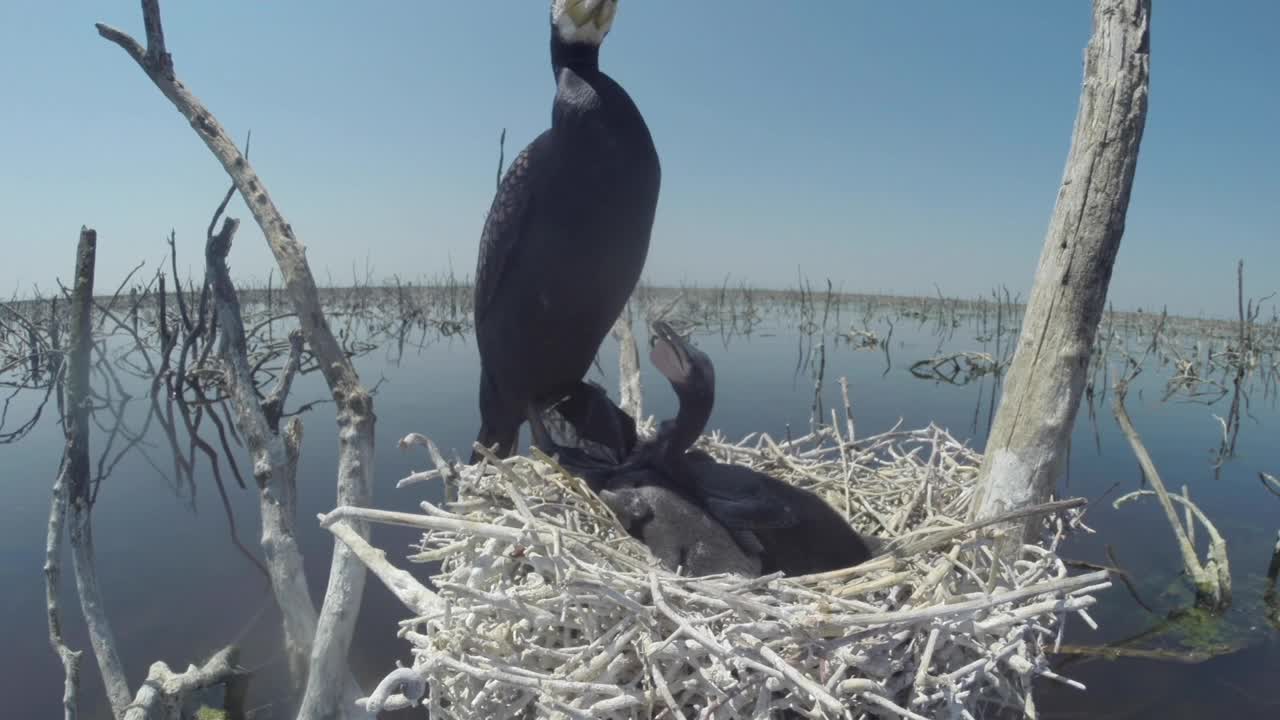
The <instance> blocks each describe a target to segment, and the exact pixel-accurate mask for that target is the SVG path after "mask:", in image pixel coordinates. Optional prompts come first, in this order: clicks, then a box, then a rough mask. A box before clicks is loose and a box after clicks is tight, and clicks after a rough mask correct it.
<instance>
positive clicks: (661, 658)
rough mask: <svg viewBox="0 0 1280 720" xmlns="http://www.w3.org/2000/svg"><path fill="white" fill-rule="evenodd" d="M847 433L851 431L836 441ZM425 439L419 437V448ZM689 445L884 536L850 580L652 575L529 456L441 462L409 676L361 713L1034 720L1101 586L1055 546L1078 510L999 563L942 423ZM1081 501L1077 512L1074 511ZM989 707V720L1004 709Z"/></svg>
mask: <svg viewBox="0 0 1280 720" xmlns="http://www.w3.org/2000/svg"><path fill="white" fill-rule="evenodd" d="M849 430H850V431H851V430H852V428H850V429H849ZM413 437H417V438H419V439H421V440H423V442H424V444H427V443H426V442H425V439H424V438H421V436H410V438H413ZM699 446H700V447H701V448H702V449H704V450H706V451H708V452H710V453H711V454H712V455H714V456H715V457H716V459H717V460H719V461H721V462H732V463H739V464H745V465H750V466H752V467H754V468H758V469H760V470H763V471H765V472H768V473H770V474H772V475H774V476H775V477H779V478H783V479H785V480H787V481H789V482H792V483H795V484H796V485H799V486H801V487H804V488H807V489H809V490H812V491H814V492H817V493H818V494H820V495H821V496H823V498H825V499H826V500H827V501H828V502H829V503H831V505H832V506H833V507H835V508H837V509H839V510H841V511H842V512H843V513H844V514H845V515H846V516H847V517H848V518H849V520H850V522H851V523H852V524H853V525H854V526H855V527H856V528H857V529H858V530H859V531H862V532H864V533H866V534H871V535H875V536H877V537H879V538H881V539H883V540H888V541H890V542H889V543H888V544H887V546H886V547H885V548H884V549H882V550H881V551H880V552H881V554H880V555H878V556H877V557H875V558H873V559H872V560H870V561H868V562H866V563H864V564H862V565H860V566H858V567H855V568H850V569H847V570H841V571H836V572H831V573H824V574H822V575H810V576H804V577H796V578H783V577H779V576H778V575H772V576H765V577H760V578H753V579H746V578H742V577H738V576H709V577H701V578H690V577H684V576H680V575H677V574H674V573H672V572H669V571H667V570H665V569H663V568H662V567H661V566H659V565H658V564H657V561H656V559H655V558H654V557H653V556H652V555H651V554H650V553H649V551H648V549H647V548H646V547H645V546H644V545H643V544H642V543H640V542H639V541H637V540H634V539H632V538H631V537H630V536H629V535H627V533H626V532H625V531H624V530H623V529H622V528H621V527H620V526H619V525H618V523H617V521H616V520H615V519H614V518H613V516H612V514H611V513H610V512H609V510H608V509H607V508H606V507H605V506H604V505H603V504H602V503H601V502H600V501H599V500H598V499H597V498H596V497H595V496H594V495H592V494H591V493H590V492H589V491H588V490H587V489H586V488H585V486H584V485H583V484H582V483H581V481H580V480H578V479H576V478H574V477H572V476H571V475H569V474H568V473H567V472H565V471H564V470H563V469H562V468H560V467H559V465H558V464H556V463H555V462H554V460H551V459H549V458H546V457H545V456H542V455H541V454H540V453H535V457H534V458H527V457H514V458H510V459H508V460H504V461H485V462H482V463H480V464H478V465H475V466H468V467H461V468H450V467H449V466H448V465H447V464H442V463H441V461H440V459H439V456H438V453H436V452H435V449H434V447H432V453H433V455H435V456H436V458H437V465H438V467H440V469H439V470H438V471H436V472H433V473H427V474H419V477H418V478H417V479H422V477H423V476H424V475H436V474H439V475H443V476H444V477H445V478H446V480H448V481H450V482H451V483H454V484H456V487H457V492H458V496H457V497H458V499H457V500H456V501H455V502H453V503H450V504H449V505H447V506H446V507H447V508H448V509H447V510H446V509H443V508H440V507H436V506H434V505H431V504H430V503H423V508H424V510H425V514H424V515H422V516H418V515H411V516H409V517H412V518H417V520H415V521H414V522H413V523H412V524H414V525H416V526H419V527H423V528H426V532H425V534H424V536H423V537H422V540H421V542H420V544H419V545H418V546H417V547H416V548H415V549H416V551H417V552H416V554H414V555H411V556H410V559H411V560H414V561H418V562H439V563H440V566H439V572H438V573H437V574H436V575H434V576H433V577H432V581H433V583H434V585H435V588H436V593H437V594H436V595H435V596H434V599H433V600H432V602H431V603H425V604H424V603H419V604H418V614H417V616H415V617H412V618H409V619H406V620H404V621H403V622H402V629H401V636H402V637H403V638H405V639H406V640H408V641H409V643H411V645H412V654H413V658H414V661H413V665H412V667H408V668H399V669H397V670H395V671H393V672H392V673H391V674H390V675H389V676H388V677H387V678H386V680H385V681H384V682H383V685H382V686H380V687H379V689H378V691H377V692H375V694H374V696H373V697H372V698H370V703H371V706H375V707H386V708H390V707H394V706H399V705H404V704H416V702H417V698H419V697H422V695H423V691H424V690H425V691H426V695H427V697H426V698H424V699H423V700H422V702H423V703H424V704H426V705H427V706H428V708H429V710H430V712H431V714H432V717H456V718H516V717H561V718H578V717H595V718H600V717H604V718H632V717H659V716H662V717H674V718H694V717H713V718H722V717H723V718H740V717H742V718H767V717H778V716H786V715H790V714H792V713H794V714H795V715H796V716H805V717H847V718H863V717H910V718H920V717H964V718H972V717H975V716H981V715H992V714H1000V713H1003V712H1011V714H1013V715H1015V716H1016V715H1023V714H1033V713H1034V704H1033V702H1032V696H1031V682H1030V681H1031V679H1032V678H1033V677H1034V676H1036V675H1041V676H1046V677H1050V678H1053V679H1057V680H1060V681H1062V682H1066V683H1069V684H1073V685H1078V684H1077V683H1075V682H1074V681H1071V680H1067V679H1065V678H1062V677H1060V676H1058V675H1056V674H1054V673H1053V672H1052V671H1051V670H1050V669H1049V668H1048V663H1047V661H1046V645H1056V643H1058V642H1059V641H1060V639H1061V633H1062V627H1063V621H1064V619H1065V618H1064V616H1065V614H1067V613H1071V612H1075V613H1078V614H1080V615H1081V616H1082V617H1083V618H1084V619H1085V621H1086V622H1088V623H1089V624H1090V625H1092V620H1091V619H1089V617H1088V615H1087V613H1086V612H1085V608H1087V607H1088V606H1090V605H1092V604H1093V602H1094V598H1093V597H1092V596H1091V593H1093V592H1096V591H1097V590H1100V589H1102V588H1105V587H1107V586H1108V583H1107V581H1106V574H1105V572H1103V573H1091V574H1087V575H1077V576H1071V575H1069V574H1068V572H1067V568H1066V566H1065V565H1064V564H1063V561H1062V560H1061V559H1060V558H1059V557H1058V556H1057V554H1056V552H1055V550H1056V548H1057V546H1058V543H1059V541H1060V539H1061V538H1062V537H1063V535H1064V534H1065V532H1067V531H1068V530H1069V529H1070V528H1072V527H1074V526H1078V525H1079V520H1080V517H1079V515H1080V512H1081V511H1080V510H1079V509H1070V510H1066V511H1062V512H1057V513H1054V514H1050V515H1047V516H1042V522H1043V527H1044V528H1045V530H1046V532H1045V533H1044V535H1045V537H1046V538H1047V542H1046V543H1045V544H1044V545H1025V546H1024V547H1023V549H1022V552H1021V556H1020V557H1019V558H1018V560H1017V561H1016V562H1014V563H1013V564H1012V565H1010V564H1007V563H1005V562H996V561H995V560H994V559H993V558H994V557H995V553H994V552H993V548H992V543H993V536H992V535H991V534H990V531H991V527H986V528H981V529H976V530H975V529H970V528H967V527H966V526H964V525H963V518H965V517H966V514H967V510H968V508H969V505H970V499H971V495H972V493H973V491H974V482H975V479H976V476H977V471H978V466H979V463H980V456H979V455H978V454H977V453H975V452H974V451H973V450H971V449H969V448H967V447H965V446H964V445H962V444H961V443H959V442H957V441H956V440H955V439H953V438H952V437H951V436H950V435H949V434H948V433H947V432H946V431H945V430H942V429H940V428H938V427H936V426H930V427H928V428H925V429H922V430H916V431H903V432H898V431H894V432H889V433H885V434H883V435H879V436H875V437H871V438H867V439H863V440H859V441H857V442H852V441H849V440H846V439H845V438H843V437H842V436H841V433H840V431H839V429H838V428H836V427H823V428H821V429H819V430H818V431H816V432H814V433H812V434H810V435H808V436H806V437H804V438H801V439H799V440H795V441H790V442H786V443H775V442H774V441H772V440H771V439H770V438H768V437H767V436H763V435H759V436H751V437H748V438H747V439H746V440H744V441H743V442H741V443H738V444H729V443H726V442H725V441H724V440H723V439H722V438H720V437H718V436H710V437H704V438H703V439H702V440H701V441H700V442H699ZM1076 507H1077V508H1078V505H1077V506H1076ZM997 711H1000V713H997Z"/></svg>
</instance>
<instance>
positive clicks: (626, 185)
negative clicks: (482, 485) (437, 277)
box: [471, 0, 661, 462]
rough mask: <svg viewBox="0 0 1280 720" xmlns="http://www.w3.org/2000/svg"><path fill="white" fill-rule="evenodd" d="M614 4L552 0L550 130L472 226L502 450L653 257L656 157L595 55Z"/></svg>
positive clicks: (492, 428) (479, 326) (490, 429)
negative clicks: (477, 228)
mask: <svg viewBox="0 0 1280 720" xmlns="http://www.w3.org/2000/svg"><path fill="white" fill-rule="evenodd" d="M617 4H618V3H617V0H553V2H552V4H551V64H552V68H553V69H554V71H555V77H556V95H555V102H554V104H553V106H552V113H551V128H550V129H549V130H546V131H545V132H543V133H542V134H541V135H539V136H538V137H537V138H536V139H535V140H534V141H533V142H532V143H530V144H529V146H528V147H526V148H525V149H524V150H523V151H522V152H521V153H520V154H519V155H518V156H516V158H515V160H514V161H512V163H511V167H510V169H509V170H508V171H507V173H506V175H505V176H504V177H503V179H502V182H501V184H500V186H499V188H498V193H497V196H496V197H494V199H493V205H492V207H491V208H490V209H489V216H488V218H487V219H486V221H485V226H484V231H483V233H482V234H481V238H480V253H479V260H478V263H477V267H476V284H475V326H476V340H477V344H478V346H479V350H480V366H481V369H480V372H481V377H480V416H481V426H480V433H479V436H478V438H477V441H478V442H479V443H481V444H482V445H485V446H489V447H492V446H494V445H495V444H496V446H497V454H498V456H499V457H506V456H508V455H509V454H510V453H511V452H512V451H513V450H514V448H515V445H516V441H517V439H518V436H519V431H520V425H521V424H522V423H523V422H524V420H525V419H526V417H528V416H529V413H536V412H538V410H539V409H540V408H541V407H542V406H543V405H544V404H545V403H546V402H547V401H548V399H550V398H551V397H553V396H555V395H556V394H557V393H559V394H563V393H565V392H568V391H570V390H571V389H572V388H573V387H575V385H576V384H577V383H578V382H579V381H580V380H581V379H582V378H583V376H585V375H586V373H587V370H588V369H589V368H590V365H591V362H592V360H593V359H594V358H595V355H596V352H597V351H598V350H599V348H600V344H601V342H603V340H604V337H605V335H606V334H607V333H608V332H609V328H610V327H611V326H612V325H613V323H614V321H615V320H616V319H617V317H618V315H619V313H620V312H621V311H622V308H623V306H624V305H625V303H626V301H627V298H629V297H630V296H631V292H632V291H633V290H634V289H635V286H636V283H637V282H638V281H639V279H640V273H641V270H642V269H643V267H644V263H645V258H646V256H647V254H648V250H649V236H650V232H651V231H652V228H653V219H654V213H655V210H656V208H657V203H658V189H659V186H660V184H661V170H660V168H659V163H658V153H657V151H656V149H655V148H654V145H653V139H652V137H651V136H650V134H649V128H648V126H647V125H646V124H645V121H644V118H643V117H642V116H641V114H640V111H639V110H638V109H637V108H636V105H635V103H634V102H632V100H631V97H630V96H629V95H627V92H626V91H625V90H623V89H622V86H620V85H618V83H616V82H614V80H613V79H612V78H610V77H609V76H608V75H606V74H605V73H603V72H601V71H600V67H599V62H598V61H599V52H600V43H601V42H602V41H603V40H604V37H605V35H607V34H608V32H609V28H610V26H611V25H612V23H613V17H614V13H615V12H616V10H617ZM478 459H479V457H478V455H476V454H473V455H472V458H471V460H472V462H476V461H477V460H478Z"/></svg>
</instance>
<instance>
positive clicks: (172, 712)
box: [124, 646, 248, 720]
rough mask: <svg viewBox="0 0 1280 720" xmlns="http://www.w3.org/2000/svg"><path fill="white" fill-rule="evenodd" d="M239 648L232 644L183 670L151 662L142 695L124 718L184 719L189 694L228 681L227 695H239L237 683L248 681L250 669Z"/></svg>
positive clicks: (150, 719)
mask: <svg viewBox="0 0 1280 720" xmlns="http://www.w3.org/2000/svg"><path fill="white" fill-rule="evenodd" d="M239 655H240V651H239V649H237V648H236V647H235V646H229V647H226V648H223V649H222V650H219V651H218V652H217V654H215V655H214V656H213V657H211V658H209V661H208V662H206V663H205V664H204V667H199V668H197V667H196V666H195V665H192V666H190V667H188V668H187V671H186V672H184V673H181V674H178V673H174V672H173V671H172V670H170V669H169V666H168V665H166V664H164V663H163V662H155V663H152V665H151V671H150V672H149V673H147V679H146V681H145V682H143V683H142V687H141V688H139V689H138V697H137V699H136V700H134V702H133V704H131V705H130V706H129V709H128V712H126V713H125V714H124V720H181V717H182V714H181V710H182V703H183V701H184V700H185V699H186V697H187V696H188V695H190V694H191V693H193V692H195V691H196V690H201V689H204V688H207V687H213V686H214V685H221V684H224V683H225V684H226V685H227V696H228V697H229V698H231V697H235V696H236V695H237V693H236V692H234V691H233V686H234V685H236V684H237V683H243V682H245V681H247V679H248V675H247V673H246V672H245V671H244V670H242V669H240V667H239V664H238V662H237V660H238V658H239Z"/></svg>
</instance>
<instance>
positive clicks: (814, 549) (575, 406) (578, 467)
mask: <svg viewBox="0 0 1280 720" xmlns="http://www.w3.org/2000/svg"><path fill="white" fill-rule="evenodd" d="M653 329H654V338H653V340H654V342H653V349H652V351H651V353H650V358H651V360H652V361H653V363H654V365H655V366H657V368H658V369H659V370H660V371H661V372H662V374H663V375H664V376H666V378H667V380H668V381H669V382H670V383H671V387H672V388H673V389H674V390H675V392H676V395H677V397H678V398H679V401H680V405H679V410H678V411H677V414H676V417H675V418H674V419H671V420H665V421H663V422H662V424H661V425H660V426H659V429H658V433H657V435H656V436H655V437H654V438H653V439H652V440H650V441H647V442H645V443H641V444H639V445H638V446H637V447H635V448H634V449H632V450H631V452H630V453H629V457H628V458H627V459H626V460H624V461H623V462H621V463H620V464H618V465H612V466H611V465H610V464H609V462H607V461H605V462H601V461H599V460H596V459H594V458H587V457H584V455H583V454H581V451H578V450H576V449H572V450H569V451H568V452H569V455H568V461H567V462H568V463H569V465H568V466H569V467H570V469H574V470H575V471H578V472H580V474H582V475H583V477H584V479H586V480H587V482H588V484H589V485H590V486H591V487H592V488H593V489H595V490H596V491H597V492H598V493H600V494H601V496H602V497H603V496H604V493H605V492H606V491H610V490H613V489H614V488H616V487H618V486H624V487H628V488H629V487H632V486H635V485H637V483H639V485H640V486H643V485H644V484H645V483H647V484H650V485H654V486H660V487H662V488H663V491H664V492H668V493H672V494H675V495H678V496H680V497H682V498H684V499H686V500H687V501H689V502H691V503H693V504H694V505H695V506H696V507H697V508H699V509H700V510H701V511H702V513H704V514H705V515H706V516H709V517H710V518H711V519H713V520H714V521H715V525H716V526H717V527H718V528H721V529H724V530H727V531H728V532H729V534H730V535H731V536H732V537H733V538H734V539H735V540H736V543H737V545H738V549H740V550H742V551H743V552H744V553H745V554H746V555H747V557H748V558H749V559H750V560H752V561H753V562H758V563H759V568H760V572H762V573H770V572H775V571H779V570H781V571H782V572H783V573H784V574H786V575H791V576H794V575H805V574H808V573H815V572H825V571H828V570H837V569H840V568H845V567H851V566H853V565H857V564H859V563H861V562H863V561H865V560H867V559H868V558H869V557H871V554H872V546H878V545H879V543H878V542H875V539H874V538H863V537H861V536H860V535H859V534H858V533H857V532H856V531H854V530H853V528H852V527H851V526H850V525H849V523H848V521H847V520H845V518H843V517H842V516H841V515H840V514H839V513H838V512H836V511H835V510H834V509H833V508H832V507H831V506H830V505H828V504H827V503H826V502H825V501H824V500H822V498H820V497H818V496H817V495H815V494H814V493H811V492H809V491H807V490H803V489H801V488H798V487H796V486H794V485H791V484H790V483H787V482H784V481H782V480H779V479H777V478H774V477H772V476H770V475H768V474H765V473H762V472H759V471H757V470H753V469H751V468H748V467H744V466H740V465H733V464H726V463H719V462H716V461H715V460H714V459H713V458H712V457H711V456H710V455H707V454H706V453H704V452H702V451H700V450H692V449H690V446H691V445H692V444H693V442H694V441H695V440H696V439H697V438H698V436H699V435H701V433H702V431H703V429H704V428H705V426H706V422H707V420H708V419H709V418H710V416H711V408H712V406H713V404H714V402H715V368H714V366H713V365H712V364H711V359H710V358H709V357H707V355H706V354H705V353H703V352H702V351H700V350H698V349H697V348H695V347H693V345H692V344H691V343H689V342H688V340H686V339H685V338H682V337H680V336H679V335H678V334H676V333H675V331H674V330H672V328H671V327H670V326H669V325H667V324H666V323H662V322H657V323H654V328H653ZM571 399H572V402H571V403H569V404H567V405H565V406H559V407H557V410H559V411H560V413H561V415H563V416H564V417H565V418H566V419H567V420H569V421H570V423H571V424H573V425H574V426H575V428H579V427H581V428H583V429H582V430H580V431H579V434H580V435H584V436H585V435H593V436H594V437H593V439H598V438H608V437H619V433H618V432H617V431H614V430H608V431H606V430H605V428H609V427H611V426H612V425H615V424H616V423H617V421H616V420H615V418H616V417H618V415H619V414H621V416H622V417H627V416H626V415H625V413H621V411H617V413H614V414H611V413H610V411H609V410H608V407H613V406H612V401H610V400H609V399H608V396H607V395H605V394H604V392H603V390H590V389H589V387H588V386H585V385H584V386H583V389H580V390H578V391H577V392H576V393H575V395H574V396H573V397H572V398H571ZM606 406H607V407H606ZM566 408H567V409H566ZM588 422H594V423H596V425H595V426H594V427H585V426H586V425H587V424H588ZM615 454H619V453H615ZM564 458H565V456H564V455H562V461H563V460H564ZM677 532H678V533H679V532H680V531H677ZM695 537H696V532H695V531H689V530H686V531H683V533H682V534H678V535H676V536H675V540H676V542H677V543H678V544H679V543H683V544H686V545H687V544H689V543H690V542H691V540H690V539H691V538H695ZM646 542H648V540H647V539H646ZM650 547H652V544H651V545H650Z"/></svg>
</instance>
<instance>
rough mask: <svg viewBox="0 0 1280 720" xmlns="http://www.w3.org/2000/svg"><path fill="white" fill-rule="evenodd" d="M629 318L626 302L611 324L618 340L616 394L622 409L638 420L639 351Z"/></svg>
mask: <svg viewBox="0 0 1280 720" xmlns="http://www.w3.org/2000/svg"><path fill="white" fill-rule="evenodd" d="M631 318H632V312H631V301H630V300H628V301H627V304H626V307H624V308H623V309H622V314H621V315H619V316H618V319H617V321H616V322H614V324H613V336H614V337H615V338H617V340H618V392H619V399H620V400H621V405H622V409H623V410H625V411H626V412H627V414H628V415H630V416H631V417H633V418H635V419H636V420H640V413H641V412H643V411H644V407H643V404H644V398H643V395H642V393H641V390H640V351H639V349H637V347H636V336H635V332H634V331H633V329H632V327H631Z"/></svg>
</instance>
